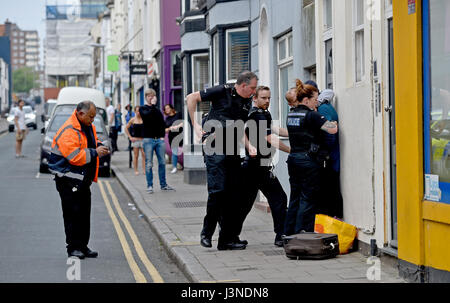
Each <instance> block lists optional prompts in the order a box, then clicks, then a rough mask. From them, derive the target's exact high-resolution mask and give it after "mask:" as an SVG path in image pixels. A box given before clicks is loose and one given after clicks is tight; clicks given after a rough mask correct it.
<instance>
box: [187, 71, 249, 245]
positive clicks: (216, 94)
mask: <svg viewBox="0 0 450 303" xmlns="http://www.w3.org/2000/svg"><path fill="white" fill-rule="evenodd" d="M257 84H258V77H257V76H256V75H255V74H254V73H252V72H248V71H246V72H243V73H241V74H240V75H239V77H238V78H237V81H236V84H235V85H219V86H215V87H211V88H208V89H205V90H204V91H201V92H195V93H192V94H190V95H188V96H187V98H186V103H187V108H188V113H189V117H190V119H191V123H192V124H193V126H194V130H195V134H196V136H197V138H202V139H204V144H205V145H208V146H211V147H212V148H213V149H212V151H211V150H208V152H206V151H205V150H204V160H205V164H206V172H207V182H208V202H207V208H206V216H205V218H204V221H203V229H202V232H201V240H200V243H201V245H202V246H204V247H212V243H211V238H212V236H213V234H214V231H215V228H216V225H217V223H218V222H219V220H220V227H221V228H220V233H219V241H218V245H217V248H218V249H219V250H238V249H245V248H246V244H245V242H243V241H240V240H239V239H238V238H236V234H235V231H236V228H235V226H236V224H237V223H236V216H235V214H236V212H237V211H238V209H239V205H238V204H237V202H238V201H239V200H238V195H239V194H240V193H239V190H237V189H238V188H239V184H240V179H239V177H240V168H241V158H240V155H239V152H238V150H239V146H238V145H239V141H241V140H242V138H243V129H242V134H239V133H238V134H236V136H234V137H233V139H231V140H230V139H228V140H226V139H224V138H225V137H228V136H220V135H218V133H222V134H223V133H224V132H225V133H227V134H228V130H230V128H231V129H232V130H233V132H234V126H233V123H235V122H236V121H238V120H242V121H243V122H244V123H245V121H246V120H247V117H248V112H249V110H250V108H251V96H252V95H254V94H255V90H256V87H257ZM201 101H211V110H210V112H209V114H208V118H207V119H208V121H207V122H206V123H208V124H209V125H212V124H214V123H216V124H214V125H216V127H215V128H214V127H213V128H211V130H210V131H209V132H207V133H206V132H203V129H202V126H200V124H199V123H198V122H197V121H196V120H195V117H194V113H195V111H196V109H197V103H198V102H201ZM230 125H231V127H230ZM206 128H207V127H206V124H205V129H206ZM225 129H226V130H225ZM206 136H207V138H206V139H205V137H206ZM212 141H213V142H212ZM230 150H232V151H233V152H231V153H230V152H229V151H230Z"/></svg>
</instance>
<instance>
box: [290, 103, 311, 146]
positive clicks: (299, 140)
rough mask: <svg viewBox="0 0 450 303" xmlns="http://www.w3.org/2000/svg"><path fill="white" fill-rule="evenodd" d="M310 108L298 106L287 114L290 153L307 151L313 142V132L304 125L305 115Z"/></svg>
mask: <svg viewBox="0 0 450 303" xmlns="http://www.w3.org/2000/svg"><path fill="white" fill-rule="evenodd" d="M310 111H311V110H310V109H308V108H306V107H304V106H299V107H295V108H293V109H291V111H290V112H289V114H288V116H287V130H288V133H289V143H290V145H291V153H299V152H309V151H310V148H311V144H312V143H314V141H315V140H314V134H313V133H312V132H311V131H310V130H309V129H308V128H307V127H306V125H305V121H306V115H307V114H308V113H309V112H310Z"/></svg>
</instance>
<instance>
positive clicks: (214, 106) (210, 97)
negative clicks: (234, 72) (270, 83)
mask: <svg viewBox="0 0 450 303" xmlns="http://www.w3.org/2000/svg"><path fill="white" fill-rule="evenodd" d="M200 97H201V98H202V101H210V102H211V112H210V114H211V117H214V119H217V120H222V119H225V120H233V121H236V120H243V121H244V122H245V121H247V117H248V112H249V110H250V108H251V102H252V101H251V99H250V98H243V97H241V96H240V95H239V94H238V93H237V92H236V90H235V88H234V87H232V86H230V85H218V86H214V87H211V88H207V89H204V90H203V91H200Z"/></svg>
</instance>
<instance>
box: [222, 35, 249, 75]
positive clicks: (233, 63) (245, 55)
mask: <svg viewBox="0 0 450 303" xmlns="http://www.w3.org/2000/svg"><path fill="white" fill-rule="evenodd" d="M226 45H227V47H226V52H227V53H226V54H227V55H226V58H227V60H226V62H227V64H226V67H227V68H226V81H227V82H235V81H236V79H237V77H238V76H239V74H240V73H241V72H243V71H244V70H248V69H249V68H250V64H249V63H250V62H249V60H250V45H249V35H248V29H247V28H245V29H232V30H227V32H226Z"/></svg>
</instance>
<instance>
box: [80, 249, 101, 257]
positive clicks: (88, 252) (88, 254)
mask: <svg viewBox="0 0 450 303" xmlns="http://www.w3.org/2000/svg"><path fill="white" fill-rule="evenodd" d="M83 254H84V255H85V256H86V258H97V256H98V252H96V251H93V250H90V249H89V248H86V249H85V250H83Z"/></svg>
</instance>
